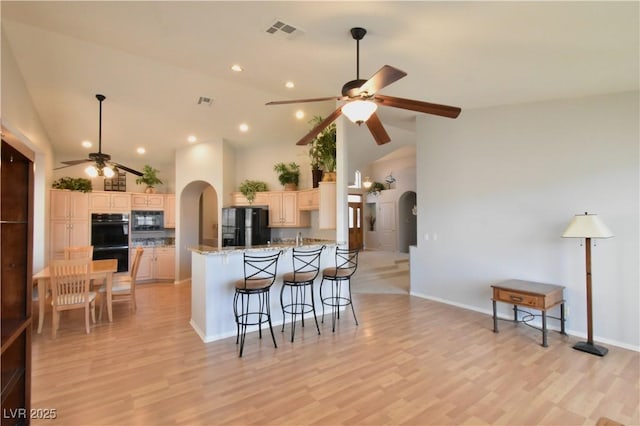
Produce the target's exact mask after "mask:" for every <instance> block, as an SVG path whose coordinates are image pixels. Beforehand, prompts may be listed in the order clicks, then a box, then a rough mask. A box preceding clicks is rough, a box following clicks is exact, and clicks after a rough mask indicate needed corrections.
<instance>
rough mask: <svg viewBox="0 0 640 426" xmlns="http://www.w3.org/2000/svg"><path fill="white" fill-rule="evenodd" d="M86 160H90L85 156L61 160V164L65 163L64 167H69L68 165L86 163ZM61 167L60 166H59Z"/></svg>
mask: <svg viewBox="0 0 640 426" xmlns="http://www.w3.org/2000/svg"><path fill="white" fill-rule="evenodd" d="M88 161H91V160H90V159H88V158H85V159H84V160H70V161H61V163H62V164H66V166H64V167H69V166H75V165H76V164H82V163H86V162H88ZM59 168H62V167H59Z"/></svg>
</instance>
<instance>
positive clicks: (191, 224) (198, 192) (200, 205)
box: [176, 180, 218, 281]
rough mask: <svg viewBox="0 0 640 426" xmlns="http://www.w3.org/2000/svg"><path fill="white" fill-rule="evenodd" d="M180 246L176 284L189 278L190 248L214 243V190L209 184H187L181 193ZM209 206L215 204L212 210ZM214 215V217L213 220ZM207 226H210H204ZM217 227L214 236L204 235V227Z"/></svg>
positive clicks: (199, 181)
mask: <svg viewBox="0 0 640 426" xmlns="http://www.w3.org/2000/svg"><path fill="white" fill-rule="evenodd" d="M179 200H180V205H179V207H178V208H179V209H180V214H179V218H180V219H179V220H180V224H179V228H178V229H179V230H180V247H176V250H179V251H180V253H179V254H178V256H177V257H178V258H179V263H180V264H179V265H178V266H179V267H178V268H177V271H178V272H177V273H178V274H179V276H178V277H176V281H182V280H186V279H189V278H191V252H190V251H189V247H195V246H198V245H200V244H202V243H208V244H209V245H211V243H212V240H214V241H216V242H217V239H218V235H217V232H218V231H217V222H218V221H217V215H218V208H217V191H216V189H215V188H214V187H213V186H212V185H211V184H210V183H208V182H205V181H201V180H196V181H193V182H190V183H188V184H187V185H186V186H185V187H184V189H183V190H182V192H181V193H180V197H179ZM211 203H216V205H215V207H212V205H211ZM214 214H215V217H212V216H213V215H214ZM203 224H209V225H203ZM205 226H206V227H213V226H216V230H215V237H212V234H211V233H209V232H204V230H203V228H204V227H205Z"/></svg>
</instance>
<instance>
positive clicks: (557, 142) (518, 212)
mask: <svg viewBox="0 0 640 426" xmlns="http://www.w3.org/2000/svg"><path fill="white" fill-rule="evenodd" d="M638 100H639V96H638V92H631V93H623V94H613V95H608V96H597V97H589V98H582V99H575V100H561V101H550V102H541V103H534V104H525V105H512V106H504V107H497V108H489V109H481V110H468V111H465V110H463V112H462V114H461V115H460V117H459V118H458V119H457V120H445V119H440V118H432V117H427V116H424V117H420V118H419V121H418V126H417V139H418V141H417V149H418V155H417V162H418V175H417V179H418V183H417V186H418V190H417V195H418V246H417V248H416V249H415V250H412V254H411V292H412V294H414V295H420V296H424V297H428V298H434V299H438V300H442V301H446V302H449V303H453V304H457V305H462V306H465V307H469V308H471V309H477V310H480V311H484V312H489V311H490V309H491V301H490V298H491V291H490V285H491V283H494V282H496V281H499V280H503V279H508V278H519V279H525V280H533V281H541V282H549V283H556V284H561V285H564V286H565V287H566V289H565V299H566V300H567V306H568V307H569V313H570V314H569V317H568V320H567V329H568V332H569V333H570V334H575V335H583V336H584V335H586V306H585V305H586V301H585V298H586V296H585V272H584V268H585V266H584V261H585V259H584V258H585V254H584V247H581V246H580V245H579V241H578V240H575V239H562V238H561V237H560V235H561V234H562V232H563V231H564V229H565V227H566V226H567V224H568V223H569V221H570V219H571V218H572V216H573V215H574V214H579V213H583V212H585V211H588V212H589V213H597V214H599V215H600V217H601V219H602V220H603V221H604V222H605V223H606V224H607V225H608V226H609V227H610V228H611V230H612V231H613V233H614V234H615V237H614V238H612V239H608V240H599V241H598V242H597V247H595V249H594V250H593V253H592V259H593V262H592V266H593V285H594V287H593V292H594V299H593V300H594V306H593V309H594V336H595V339H596V340H600V341H603V342H605V343H607V342H609V343H613V344H618V345H622V346H627V347H631V348H634V349H636V350H638V349H639V348H640V315H639V312H640V310H639V309H638V307H639V306H638V305H639V303H638V302H639V300H640V293H639V287H640V286H639V285H638V284H639V282H640V273H639V235H638V234H639V218H640V215H639V186H640V184H639V164H638V160H639V156H638V154H639V148H638V141H639V139H640V137H639V129H638V117H639V112H640V111H639V108H638ZM427 234H428V235H429V237H430V238H429V240H426V239H425V235H427ZM436 234H437V239H434V236H435V235H436ZM501 309H502V310H503V311H502V312H503V313H506V312H507V309H508V307H501ZM487 321H491V320H490V319H489V318H487Z"/></svg>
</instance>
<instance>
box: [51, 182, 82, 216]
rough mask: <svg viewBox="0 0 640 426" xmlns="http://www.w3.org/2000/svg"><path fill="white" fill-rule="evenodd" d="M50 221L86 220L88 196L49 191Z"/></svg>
mask: <svg viewBox="0 0 640 426" xmlns="http://www.w3.org/2000/svg"><path fill="white" fill-rule="evenodd" d="M50 219H51V220H88V219H89V194H87V193H86V192H78V191H68V190H60V189H52V190H51V218H50Z"/></svg>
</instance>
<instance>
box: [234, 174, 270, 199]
mask: <svg viewBox="0 0 640 426" xmlns="http://www.w3.org/2000/svg"><path fill="white" fill-rule="evenodd" d="M264 191H268V189H267V184H266V183H264V182H262V181H259V180H248V179H245V180H244V181H242V183H241V184H240V192H242V195H244V196H245V197H246V198H247V201H249V204H253V200H255V198H256V192H264Z"/></svg>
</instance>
